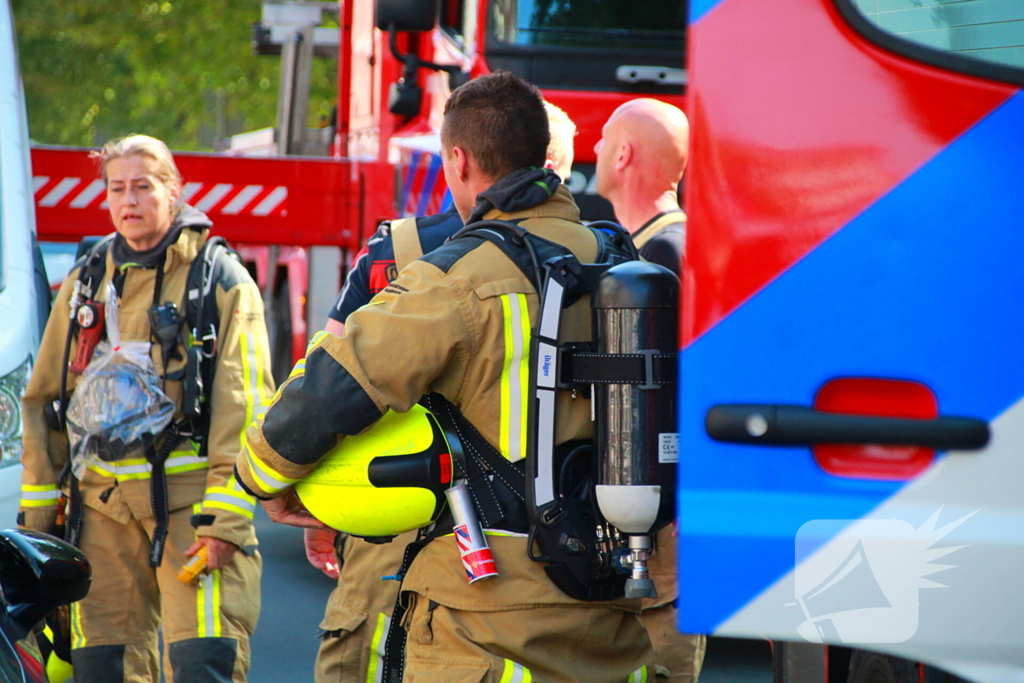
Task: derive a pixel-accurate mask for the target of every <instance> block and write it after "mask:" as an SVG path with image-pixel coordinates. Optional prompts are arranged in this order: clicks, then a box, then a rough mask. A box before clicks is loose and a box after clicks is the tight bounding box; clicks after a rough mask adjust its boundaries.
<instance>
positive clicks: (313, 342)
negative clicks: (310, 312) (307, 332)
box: [299, 330, 328, 363]
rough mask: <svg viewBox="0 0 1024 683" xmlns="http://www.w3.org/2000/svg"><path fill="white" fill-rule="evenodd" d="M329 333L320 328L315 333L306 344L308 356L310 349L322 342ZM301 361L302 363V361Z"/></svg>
mask: <svg viewBox="0 0 1024 683" xmlns="http://www.w3.org/2000/svg"><path fill="white" fill-rule="evenodd" d="M327 335H328V332H327V330H320V331H319V332H317V333H316V334H314V335H313V338H312V339H310V340H309V343H308V344H306V355H307V356H308V355H309V352H310V351H312V350H313V349H314V348H316V347H317V346H319V345H320V342H322V341H323V340H324V338H325V337H326V336H327ZM299 362H300V363H301V362H302V361H299Z"/></svg>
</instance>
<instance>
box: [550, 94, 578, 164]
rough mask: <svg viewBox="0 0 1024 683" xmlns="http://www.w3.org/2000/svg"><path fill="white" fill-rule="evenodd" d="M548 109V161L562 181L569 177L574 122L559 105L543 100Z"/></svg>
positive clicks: (574, 133) (572, 154)
mask: <svg viewBox="0 0 1024 683" xmlns="http://www.w3.org/2000/svg"><path fill="white" fill-rule="evenodd" d="M544 108H545V109H547V111H548V130H550V131H551V142H549V143H548V161H550V162H551V165H552V170H553V171H554V172H555V173H557V174H558V177H559V178H561V179H562V180H563V181H564V180H568V179H569V173H570V172H571V171H572V160H573V157H574V153H573V140H574V139H575V137H576V124H575V123H573V121H572V119H570V118H569V115H568V114H566V113H565V112H564V111H563V110H562V108H561V107H559V106H557V105H554V104H551V103H550V102H547V101H545V102H544Z"/></svg>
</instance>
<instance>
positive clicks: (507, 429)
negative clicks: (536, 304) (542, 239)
mask: <svg viewBox="0 0 1024 683" xmlns="http://www.w3.org/2000/svg"><path fill="white" fill-rule="evenodd" d="M500 298H501V310H502V313H503V314H504V318H505V359H504V362H503V364H502V368H501V434H500V441H499V450H500V451H501V454H502V455H504V456H505V457H506V458H508V459H509V460H510V461H511V462H518V461H519V460H522V459H523V458H524V457H526V415H527V406H528V405H529V404H528V394H529V387H530V313H529V309H528V308H527V305H526V295H525V294H503V295H502V296H501V297H500Z"/></svg>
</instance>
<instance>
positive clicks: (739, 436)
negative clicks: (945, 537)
mask: <svg viewBox="0 0 1024 683" xmlns="http://www.w3.org/2000/svg"><path fill="white" fill-rule="evenodd" d="M704 428H705V430H706V431H707V433H708V436H710V437H711V438H712V439H714V440H715V441H724V442H726V443H745V444H758V445H762V446H812V445H814V444H821V443H829V444H832V443H840V444H878V445H883V446H922V447H926V448H934V449H936V450H977V449H980V448H984V447H985V445H986V444H987V443H988V440H989V427H988V423H987V422H985V421H984V420H978V419H975V418H970V417H950V416H940V417H937V418H934V419H924V420H922V419H913V418H897V417H873V416H868V415H851V414H848V413H826V412H822V411H819V410H814V409H813V408H805V407H803V406H796V405H781V404H723V405H717V406H713V407H712V408H711V409H710V410H708V412H707V415H706V416H705V418H704Z"/></svg>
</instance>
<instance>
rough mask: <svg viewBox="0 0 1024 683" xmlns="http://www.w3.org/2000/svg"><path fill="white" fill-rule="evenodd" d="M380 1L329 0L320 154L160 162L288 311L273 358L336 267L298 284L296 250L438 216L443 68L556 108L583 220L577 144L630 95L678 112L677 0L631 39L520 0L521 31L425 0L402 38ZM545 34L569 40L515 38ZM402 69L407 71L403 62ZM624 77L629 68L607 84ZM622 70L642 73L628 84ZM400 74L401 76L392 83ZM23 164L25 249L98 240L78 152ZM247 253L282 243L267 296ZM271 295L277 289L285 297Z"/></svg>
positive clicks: (333, 279) (477, 8)
mask: <svg viewBox="0 0 1024 683" xmlns="http://www.w3.org/2000/svg"><path fill="white" fill-rule="evenodd" d="M375 1H376V3H377V4H375ZM381 1H382V0H354V1H353V2H340V3H339V9H338V12H339V15H338V16H339V22H338V23H339V26H340V28H339V31H338V34H339V39H338V117H337V132H336V135H335V142H334V145H333V147H332V153H333V158H309V157H295V156H291V157H237V156H230V155H226V154H195V153H176V154H175V158H176V160H177V162H178V164H179V166H180V169H181V172H182V175H183V176H184V179H185V183H186V184H185V198H186V200H187V201H188V202H189V203H191V204H193V205H195V206H196V207H197V208H199V209H201V210H203V211H204V212H206V213H207V214H208V215H209V216H210V217H211V219H213V222H214V226H215V227H214V230H215V231H216V232H217V233H218V234H221V235H224V236H225V237H226V238H227V239H228V240H229V241H230V242H232V243H233V244H235V245H236V246H238V247H239V251H240V253H242V255H243V258H244V259H245V260H246V261H247V263H248V265H249V266H250V270H252V271H253V273H254V275H255V276H256V277H257V280H258V282H259V284H260V285H261V287H263V288H264V292H265V295H266V296H267V298H268V303H269V304H271V306H273V303H274V302H275V301H276V302H281V303H283V302H284V301H285V300H286V301H287V302H288V312H287V313H281V314H279V315H278V316H277V320H278V324H279V325H281V326H283V327H282V329H284V328H287V330H288V332H287V336H288V337H289V338H290V347H291V348H290V352H289V353H288V354H287V355H288V356H290V357H291V358H293V359H298V358H299V357H301V355H302V353H303V351H304V349H305V341H306V339H307V338H308V333H309V332H310V331H309V330H308V329H307V327H308V326H307V321H308V324H309V325H314V326H315V325H317V324H318V323H319V322H320V321H319V316H320V315H321V313H319V312H316V313H314V314H313V315H311V316H307V314H306V302H307V297H309V296H310V292H311V291H317V288H320V289H321V290H331V291H330V292H329V293H328V294H326V296H331V295H333V294H334V293H336V292H337V290H338V287H339V284H340V281H341V275H342V273H341V272H338V273H335V274H333V276H330V277H326V278H323V281H322V282H316V283H310V282H309V273H308V271H309V270H310V269H309V268H307V259H306V252H305V250H304V249H302V248H304V247H309V246H314V245H326V246H336V247H340V248H341V249H342V250H343V254H344V256H343V258H342V259H341V260H340V263H341V265H342V268H344V267H345V266H346V265H347V264H348V262H349V261H350V260H351V257H352V255H354V254H355V252H356V251H358V249H359V248H360V247H361V245H362V244H363V243H364V241H365V239H366V238H367V237H368V236H369V235H370V234H372V232H373V231H374V230H375V228H376V226H377V225H378V224H379V223H380V222H381V221H382V220H386V219H389V218H394V217H395V216H398V215H426V214H430V213H436V212H437V211H439V210H440V209H441V208H442V206H443V204H444V197H445V190H446V188H445V183H444V174H443V173H442V172H441V163H440V156H439V150H440V141H439V138H438V130H439V128H440V121H441V114H442V110H443V106H444V101H445V99H446V98H447V96H448V94H449V92H450V84H451V83H450V81H449V71H453V72H457V73H456V76H455V77H453V80H452V82H454V83H456V84H457V83H458V82H461V80H465V79H466V78H471V77H476V76H479V75H481V74H485V73H489V72H491V71H492V70H494V69H497V68H504V69H508V70H511V71H513V72H514V73H517V74H518V75H520V76H523V77H525V78H528V79H530V80H531V81H533V82H536V83H537V84H538V86H540V87H541V88H542V90H543V91H544V93H545V97H546V98H548V99H549V100H550V101H551V102H552V103H554V104H557V105H559V106H561V107H562V108H563V109H565V110H566V112H567V113H568V114H569V116H570V117H571V118H572V119H573V120H574V121H575V123H576V125H577V127H578V128H579V134H578V136H577V138H576V144H575V151H576V165H575V168H574V173H573V176H572V178H570V179H569V180H568V184H569V187H570V189H571V190H572V191H573V192H574V194H575V195H576V196H577V199H578V201H579V203H580V205H581V209H583V211H584V213H585V214H587V215H588V217H591V218H601V217H603V218H611V213H610V207H608V205H607V204H606V203H604V202H603V200H600V199H599V198H597V197H596V193H595V192H594V190H593V163H594V160H595V157H594V153H593V147H594V145H595V143H596V142H597V141H598V139H599V138H600V135H601V127H602V126H603V125H604V122H605V121H606V120H607V118H608V116H609V115H610V114H611V112H612V111H613V110H614V109H615V107H617V106H618V105H619V104H621V103H622V102H624V101H626V100H627V99H630V98H632V97H636V96H653V97H659V98H662V99H666V100H668V101H672V102H673V103H675V104H677V105H680V106H681V105H682V97H683V89H684V84H683V74H684V73H685V72H684V71H683V69H682V66H683V59H684V35H685V16H684V14H685V6H684V5H685V3H683V2H681V0H662V2H661V3H659V6H661V7H667V8H670V9H671V10H672V11H671V12H670V14H672V15H673V16H674V18H673V19H670V20H669V22H668V23H669V24H672V27H670V29H669V30H660V31H655V30H654V29H655V28H657V26H658V23H659V22H661V19H660V18H657V17H653V16H650V17H647V18H646V19H645V20H642V21H646V22H647V24H650V25H647V24H644V25H638V26H637V27H635V29H628V28H627V29H619V28H617V27H616V25H615V23H614V22H617V21H619V19H618V18H617V16H612V15H607V16H604V15H602V17H601V18H600V19H601V20H600V21H595V20H594V18H593V16H592V15H594V12H592V11H590V6H589V5H584V6H581V7H576V6H573V7H570V8H569V9H568V10H567V11H558V12H555V11H553V12H549V14H551V15H552V16H555V15H557V16H556V17H555V18H556V19H557V20H558V22H557V23H559V26H558V27H556V28H551V27H546V26H534V24H537V23H538V21H540V20H537V19H536V17H535V16H534V15H536V14H537V13H536V12H534V11H533V10H532V8H533V5H532V4H530V3H529V2H524V3H523V7H522V8H520V10H518V12H519V14H518V17H519V18H518V19H516V20H515V21H514V22H512V23H515V24H525V25H524V26H518V27H517V28H516V27H512V28H510V27H508V26H506V27H505V28H504V29H501V25H507V24H508V23H509V22H508V21H507V20H508V19H510V17H509V16H503V15H508V14H509V12H510V11H511V12H512V13H513V14H514V13H515V12H516V11H517V10H516V9H515V7H516V5H515V3H512V4H511V5H509V4H508V3H499V2H497V0H487V1H479V0H442V2H441V6H440V7H439V8H436V9H435V8H434V6H433V4H432V0H427V2H424V3H421V5H419V6H417V7H415V8H414V9H415V13H419V14H420V15H423V13H424V11H425V12H426V15H427V16H429V17H435V18H436V20H432V21H430V22H429V23H430V25H429V26H427V25H426V24H423V22H422V21H421V22H420V23H421V25H419V26H415V27H412V26H411V25H410V26H408V28H416V29H418V30H398V31H394V32H393V33H390V34H389V32H387V31H385V30H381V29H379V28H377V27H376V26H375V17H376V16H377V15H378V14H379V13H380V12H381V11H382V9H381V7H380V6H379V5H380V3H381ZM387 2H388V0H383V3H384V5H385V6H383V11H385V12H390V13H391V15H392V16H398V17H399V18H400V19H401V18H402V17H404V12H405V11H406V10H407V9H408V7H409V6H411V5H409V4H408V3H407V4H406V5H403V6H402V7H398V8H396V7H387V6H386V5H387ZM623 5H624V7H625V3H623ZM510 6H511V7H512V8H513V9H512V10H509V9H508V8H509V7H510ZM620 14H621V13H620ZM548 21H549V23H550V21H552V20H551V19H549V20H548ZM601 21H604V24H609V23H610V24H611V25H603V24H602V23H601ZM634 23H636V22H635V21H634ZM575 24H578V25H579V26H575ZM399 28H403V27H402V26H399ZM609 29H616V30H615V31H614V33H615V34H616V35H618V36H620V37H619V38H617V39H616V40H617V41H618V42H619V43H622V44H623V47H622V48H621V49H619V50H618V53H617V54H613V55H612V56H611V59H609V55H608V50H607V49H606V48H608V47H614V43H615V41H613V40H611V39H609V38H608V37H607V36H608V33H609ZM502 30H503V31H504V34H500V32H501V31H502ZM530 31H533V32H534V33H533V34H530ZM631 31H632V32H631ZM548 34H550V35H555V36H570V38H568V39H554V40H550V39H544V40H535V39H533V38H523V36H528V35H548ZM652 35H656V36H657V40H658V41H660V45H661V47H660V48H659V49H658V50H651V49H650V48H649V47H647V44H648V43H649V42H650V40H651V36H652ZM580 36H584V38H585V39H583V40H581V39H580ZM621 36H626V39H623V38H622V37H621ZM391 41H393V47H394V48H395V49H391V48H392V43H391ZM537 43H542V44H539V45H538V44H537ZM577 43H580V45H577ZM400 57H401V58H403V59H400ZM255 58H257V57H254V59H255ZM264 58H265V57H264ZM414 59H415V60H416V62H415V63H416V64H418V66H410V64H411V63H412V62H413V60H414ZM595 64H598V66H596V67H595ZM424 65H426V66H424ZM631 65H634V66H631ZM635 65H639V66H635ZM430 66H442V67H446V68H447V69H448V71H443V70H434V69H432V68H430ZM624 69H625V70H627V71H628V70H630V69H631V70H632V72H630V73H627V74H626V76H625V77H623V75H622V73H621V72H623V70H624ZM637 70H640V71H641V72H642V73H641V75H640V77H639V78H638V77H637V76H636V72H637ZM403 73H404V75H405V79H404V82H403V83H401V84H400V85H396V84H397V83H398V82H399V81H400V79H402V78H403ZM574 74H580V76H579V77H576V76H574ZM659 74H660V76H659ZM666 74H668V81H669V82H666V79H665V75H666ZM413 84H415V87H414V88H412V86H413ZM396 88H397V89H398V90H401V91H403V92H405V93H406V95H408V94H409V92H410V89H412V90H415V89H417V88H418V93H419V95H420V97H419V98H418V101H412V102H411V103H410V101H409V100H403V102H404V104H405V107H404V109H403V108H402V107H401V106H399V107H397V108H396V106H394V105H393V101H392V102H391V103H389V94H390V92H391V91H392V90H394V89H396ZM391 110H397V111H399V113H392V111H391ZM279 135H280V133H279ZM32 163H33V174H34V180H35V199H36V216H37V224H38V227H39V238H40V240H45V241H64V242H70V241H77V240H79V239H81V238H82V237H84V236H87V235H99V234H105V233H107V232H109V231H110V223H109V218H108V216H107V214H106V211H105V205H104V204H103V201H104V192H103V185H102V182H101V181H99V180H97V169H96V165H95V163H94V161H92V160H90V159H89V156H88V150H86V149H81V148H54V147H43V146H37V147H35V148H34V149H33V151H32ZM260 245H282V246H286V247H288V248H283V249H279V250H277V255H276V258H275V263H276V271H275V272H274V276H275V277H274V278H273V280H272V281H271V284H274V283H275V282H276V284H274V287H273V289H274V291H273V292H269V291H267V287H266V283H267V277H268V275H269V274H270V269H269V268H268V267H267V264H268V260H269V258H270V254H269V253H268V252H266V251H264V249H263V247H262V246H260ZM291 247H299V249H293V248H291ZM281 288H287V296H284V295H283V294H282V293H281V291H280V290H281ZM272 297H276V298H272ZM286 320H287V321H288V323H289V324H285V321H286ZM275 333H280V330H273V329H272V330H271V336H272V337H274V335H275Z"/></svg>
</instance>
